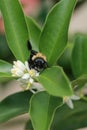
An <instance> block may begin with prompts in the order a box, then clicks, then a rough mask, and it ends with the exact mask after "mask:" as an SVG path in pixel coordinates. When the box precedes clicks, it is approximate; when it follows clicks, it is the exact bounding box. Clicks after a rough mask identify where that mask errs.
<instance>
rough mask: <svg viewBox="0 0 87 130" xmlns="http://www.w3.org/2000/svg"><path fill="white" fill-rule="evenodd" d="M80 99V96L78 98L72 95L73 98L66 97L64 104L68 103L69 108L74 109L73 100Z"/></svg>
mask: <svg viewBox="0 0 87 130" xmlns="http://www.w3.org/2000/svg"><path fill="white" fill-rule="evenodd" d="M79 99H80V97H79V96H76V95H72V96H71V97H69V96H65V97H64V98H63V103H66V104H67V105H68V107H69V108H71V109H73V108H74V105H73V102H72V100H79Z"/></svg>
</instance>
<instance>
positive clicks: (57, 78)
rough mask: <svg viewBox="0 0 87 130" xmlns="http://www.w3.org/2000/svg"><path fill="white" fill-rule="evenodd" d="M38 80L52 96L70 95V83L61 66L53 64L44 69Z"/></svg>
mask: <svg viewBox="0 0 87 130" xmlns="http://www.w3.org/2000/svg"><path fill="white" fill-rule="evenodd" d="M38 80H39V82H40V83H41V84H42V85H43V87H44V88H45V89H46V91H48V92H49V93H50V94H52V95H53V96H61V97H62V96H70V95H71V94H72V88H71V84H70V82H69V80H68V78H67V76H66V75H65V73H64V72H63V70H62V68H60V67H58V66H54V67H51V68H48V69H46V70H45V71H44V72H43V73H42V74H41V75H40V76H39V77H38Z"/></svg>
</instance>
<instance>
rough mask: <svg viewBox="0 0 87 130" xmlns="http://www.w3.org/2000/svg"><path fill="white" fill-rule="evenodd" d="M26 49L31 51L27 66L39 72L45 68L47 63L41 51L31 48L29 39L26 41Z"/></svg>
mask: <svg viewBox="0 0 87 130" xmlns="http://www.w3.org/2000/svg"><path fill="white" fill-rule="evenodd" d="M28 49H29V50H30V51H31V53H30V58H29V59H28V63H29V68H30V69H35V70H37V71H38V72H41V71H43V70H44V69H45V68H47V66H48V65H47V62H46V59H45V58H44V56H42V54H41V53H39V52H37V51H34V50H32V47H31V44H30V43H29V41H28ZM39 54H40V55H41V56H40V55H39Z"/></svg>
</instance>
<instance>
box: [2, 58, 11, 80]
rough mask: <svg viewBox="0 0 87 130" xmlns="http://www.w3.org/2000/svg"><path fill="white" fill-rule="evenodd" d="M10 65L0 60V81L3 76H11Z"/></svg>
mask: <svg viewBox="0 0 87 130" xmlns="http://www.w3.org/2000/svg"><path fill="white" fill-rule="evenodd" d="M11 68H12V65H11V64H10V63H8V62H6V61H3V60H0V81H1V80H2V79H4V78H11V77H12V75H11Z"/></svg>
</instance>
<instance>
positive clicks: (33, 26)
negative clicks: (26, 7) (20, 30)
mask: <svg viewBox="0 0 87 130" xmlns="http://www.w3.org/2000/svg"><path fill="white" fill-rule="evenodd" d="M26 22H27V27H28V32H29V40H30V42H31V45H32V48H33V50H36V51H39V37H40V34H41V29H40V27H39V26H38V24H37V23H36V22H35V21H34V20H33V19H32V18H31V17H26Z"/></svg>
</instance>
